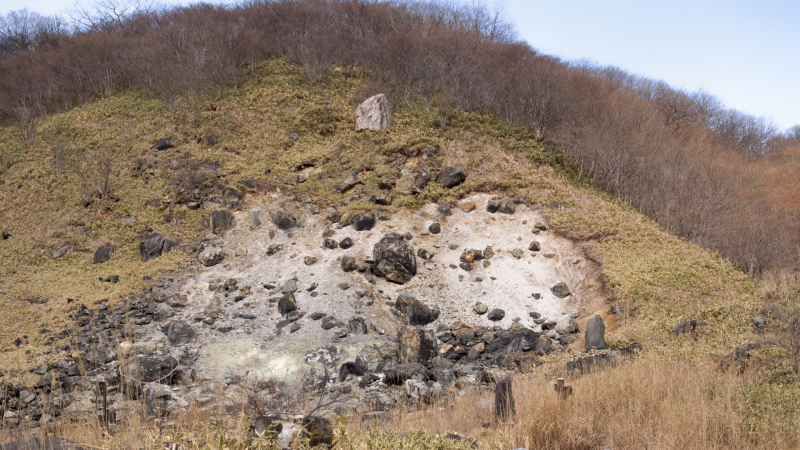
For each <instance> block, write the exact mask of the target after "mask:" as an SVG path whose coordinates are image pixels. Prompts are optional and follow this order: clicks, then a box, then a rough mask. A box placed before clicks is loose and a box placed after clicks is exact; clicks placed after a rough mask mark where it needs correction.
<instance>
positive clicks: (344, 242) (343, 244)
mask: <svg viewBox="0 0 800 450" xmlns="http://www.w3.org/2000/svg"><path fill="white" fill-rule="evenodd" d="M352 246H353V240H352V239H350V238H349V237H347V238H344V239H342V240H341V241H340V242H339V248H342V249H344V250H347V249H348V248H350V247H352Z"/></svg>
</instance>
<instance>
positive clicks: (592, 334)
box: [586, 315, 606, 352]
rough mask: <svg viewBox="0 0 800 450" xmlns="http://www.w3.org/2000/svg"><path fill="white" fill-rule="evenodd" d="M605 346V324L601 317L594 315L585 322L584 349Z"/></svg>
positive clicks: (600, 348)
mask: <svg viewBox="0 0 800 450" xmlns="http://www.w3.org/2000/svg"><path fill="white" fill-rule="evenodd" d="M593 348H596V349H598V350H602V349H604V348H606V325H605V324H604V323H603V318H602V317H600V316H598V315H594V316H593V317H592V318H591V319H589V322H588V323H587V324H586V351H587V352H588V351H589V350H591V349H593Z"/></svg>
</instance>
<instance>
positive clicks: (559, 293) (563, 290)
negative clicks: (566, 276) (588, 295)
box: [550, 281, 572, 298]
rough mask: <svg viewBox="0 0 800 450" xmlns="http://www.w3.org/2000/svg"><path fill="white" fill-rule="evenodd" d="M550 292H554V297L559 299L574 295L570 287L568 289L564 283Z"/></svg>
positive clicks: (552, 288) (557, 285)
mask: <svg viewBox="0 0 800 450" xmlns="http://www.w3.org/2000/svg"><path fill="white" fill-rule="evenodd" d="M550 290H551V291H552V292H553V295H555V296H556V297H558V298H564V297H568V296H570V295H572V293H571V292H570V291H569V287H567V284H566V283H564V282H563V281H562V282H561V283H558V284H556V285H555V286H553V287H551V288H550Z"/></svg>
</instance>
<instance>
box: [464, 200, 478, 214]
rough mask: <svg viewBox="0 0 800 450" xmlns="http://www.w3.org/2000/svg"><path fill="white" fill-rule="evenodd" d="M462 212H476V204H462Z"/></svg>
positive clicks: (469, 202) (467, 202)
mask: <svg viewBox="0 0 800 450" xmlns="http://www.w3.org/2000/svg"><path fill="white" fill-rule="evenodd" d="M461 210H462V211H464V212H472V211H474V210H475V202H473V201H469V200H468V201H465V202H462V203H461Z"/></svg>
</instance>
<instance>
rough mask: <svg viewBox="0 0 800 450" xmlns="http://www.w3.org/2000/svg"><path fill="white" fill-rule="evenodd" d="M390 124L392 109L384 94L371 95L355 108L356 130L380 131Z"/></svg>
mask: <svg viewBox="0 0 800 450" xmlns="http://www.w3.org/2000/svg"><path fill="white" fill-rule="evenodd" d="M390 126H392V111H391V108H390V107H389V100H388V99H387V98H386V96H385V95H383V94H378V95H375V96H372V97H370V98H368V99H366V100H364V101H363V102H362V103H361V104H360V105H358V108H356V131H364V130H369V131H380V130H385V129H387V128H389V127H390Z"/></svg>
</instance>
